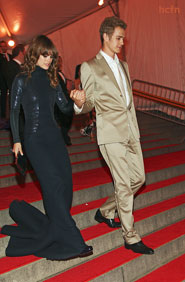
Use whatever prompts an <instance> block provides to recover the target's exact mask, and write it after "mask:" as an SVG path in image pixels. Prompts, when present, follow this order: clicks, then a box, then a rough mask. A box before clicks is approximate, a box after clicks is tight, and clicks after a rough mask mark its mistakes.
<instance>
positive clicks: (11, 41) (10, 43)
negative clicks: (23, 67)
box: [8, 39, 15, 47]
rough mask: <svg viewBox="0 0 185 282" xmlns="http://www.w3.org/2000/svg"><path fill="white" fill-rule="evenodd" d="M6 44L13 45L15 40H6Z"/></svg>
mask: <svg viewBox="0 0 185 282" xmlns="http://www.w3.org/2000/svg"><path fill="white" fill-rule="evenodd" d="M8 45H9V46H10V47H14V45H15V41H14V40H13V39H10V40H8Z"/></svg>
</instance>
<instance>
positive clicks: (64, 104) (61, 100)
mask: <svg viewBox="0 0 185 282" xmlns="http://www.w3.org/2000/svg"><path fill="white" fill-rule="evenodd" d="M56 104H57V105H58V107H59V109H60V110H61V112H63V113H64V114H68V115H69V114H71V113H72V112H73V104H74V102H73V101H72V100H71V99H68V100H67V99H66V97H65V95H64V92H63V90H62V87H61V86H60V84H59V85H58V86H57V96H56Z"/></svg>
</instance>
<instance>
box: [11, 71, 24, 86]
mask: <svg viewBox="0 0 185 282" xmlns="http://www.w3.org/2000/svg"><path fill="white" fill-rule="evenodd" d="M26 78H27V75H26V73H23V72H20V73H18V74H17V75H16V76H15V79H14V83H17V84H19V85H24V84H25V81H26Z"/></svg>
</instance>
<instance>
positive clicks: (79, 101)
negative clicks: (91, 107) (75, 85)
mask: <svg viewBox="0 0 185 282" xmlns="http://www.w3.org/2000/svg"><path fill="white" fill-rule="evenodd" d="M70 98H71V99H72V100H73V101H74V103H75V104H76V105H77V107H78V108H81V107H82V106H83V104H84V103H85V101H86V95H85V91H84V90H76V89H74V90H72V91H71V93H70Z"/></svg>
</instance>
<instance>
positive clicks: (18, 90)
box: [10, 76, 24, 157]
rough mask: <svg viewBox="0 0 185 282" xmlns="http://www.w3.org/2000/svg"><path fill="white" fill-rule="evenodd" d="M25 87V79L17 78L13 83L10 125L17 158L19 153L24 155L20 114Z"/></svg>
mask: <svg viewBox="0 0 185 282" xmlns="http://www.w3.org/2000/svg"><path fill="white" fill-rule="evenodd" d="M23 85H24V80H23V77H21V76H18V77H16V78H15V80H14V82H13V85H12V89H11V95H10V125H11V131H12V135H13V143H14V146H13V152H14V153H15V157H17V154H18V152H20V153H21V154H23V153H22V146H21V140H20V136H19V112H20V105H21V100H22V94H23Z"/></svg>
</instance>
